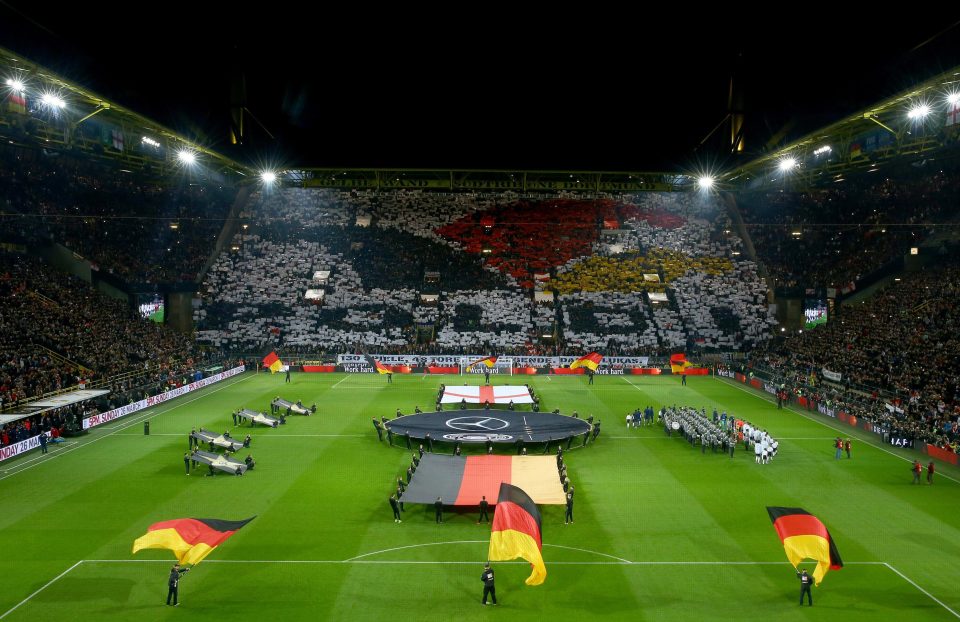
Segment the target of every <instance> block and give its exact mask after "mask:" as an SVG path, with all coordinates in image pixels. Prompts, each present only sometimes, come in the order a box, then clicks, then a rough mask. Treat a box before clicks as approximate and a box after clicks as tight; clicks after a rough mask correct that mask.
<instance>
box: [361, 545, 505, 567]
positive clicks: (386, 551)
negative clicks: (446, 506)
mask: <svg viewBox="0 0 960 622" xmlns="http://www.w3.org/2000/svg"><path fill="white" fill-rule="evenodd" d="M487 542H488V541H487V540H452V541H449V542H424V543H422V544H408V545H407V546H397V547H394V548H391V549H383V550H380V551H371V552H370V553H363V554H362V555H357V556H355V557H351V558H350V559H345V560H343V561H345V562H352V561H355V560H358V559H363V558H364V557H370V556H371V555H379V554H380V553H390V552H393V551H402V550H404V549H415V548H419V547H422V546H439V545H441V544H483V543H487Z"/></svg>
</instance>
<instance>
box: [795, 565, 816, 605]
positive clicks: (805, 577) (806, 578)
mask: <svg viewBox="0 0 960 622" xmlns="http://www.w3.org/2000/svg"><path fill="white" fill-rule="evenodd" d="M797 578H798V579H800V604H801V605H802V604H803V595H804V594H806V595H807V604H808V605H810V606H811V607H813V596H812V595H811V593H810V586H812V585H813V577H811V576H810V575H809V574H807V571H806V570H804V571H803V572H798V573H797Z"/></svg>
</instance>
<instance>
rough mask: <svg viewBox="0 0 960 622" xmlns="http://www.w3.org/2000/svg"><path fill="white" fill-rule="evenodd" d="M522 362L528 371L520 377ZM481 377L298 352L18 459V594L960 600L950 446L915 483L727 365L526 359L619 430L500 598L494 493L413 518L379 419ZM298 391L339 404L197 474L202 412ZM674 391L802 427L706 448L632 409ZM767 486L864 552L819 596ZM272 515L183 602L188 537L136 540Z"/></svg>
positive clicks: (134, 616) (4, 522) (637, 614)
mask: <svg viewBox="0 0 960 622" xmlns="http://www.w3.org/2000/svg"><path fill="white" fill-rule="evenodd" d="M468 380H469V381H470V382H471V383H476V382H478V380H481V379H478V378H469V379H468ZM510 380H512V381H513V382H520V379H519V378H515V379H507V378H498V379H497V382H504V381H510ZM462 381H463V379H462V378H460V377H453V376H447V377H442V376H441V377H430V376H427V377H422V376H419V375H414V376H404V375H400V374H396V375H394V379H393V384H390V385H388V384H386V379H385V378H384V377H382V376H375V375H352V376H347V375H343V374H296V373H295V374H293V381H292V383H290V384H284V379H283V375H282V374H277V375H274V376H271V375H269V374H260V375H256V374H246V375H242V376H240V377H238V378H235V379H231V380H228V381H225V382H223V383H221V384H217V385H214V386H213V387H210V388H208V389H206V390H204V391H202V392H199V393H196V394H190V395H187V396H184V397H183V398H180V399H179V400H176V401H173V402H170V403H166V404H163V405H161V406H159V407H157V408H154V409H152V410H151V411H149V412H148V413H146V414H145V415H144V414H140V413H138V414H136V415H131V416H129V417H127V418H126V419H120V420H118V421H116V422H113V423H111V424H108V425H105V426H103V427H102V428H98V429H96V430H94V431H93V432H92V433H91V434H89V435H87V436H85V437H82V438H81V439H79V440H78V439H71V440H74V441H76V442H75V443H73V444H70V445H67V446H60V447H56V448H53V449H52V450H51V452H50V454H48V456H45V457H41V456H40V454H39V453H38V452H33V453H31V454H28V455H27V456H25V457H22V458H20V459H17V460H14V461H12V462H8V463H3V464H0V495H2V498H3V504H2V511H0V534H2V535H0V542H2V543H3V568H4V571H3V574H2V576H3V583H2V587H0V618H2V619H3V620H5V621H6V620H10V621H14V620H30V621H32V622H36V621H39V620H73V621H81V620H102V621H107V622H109V621H113V620H138V621H147V620H177V619H183V620H187V619H189V620H216V621H220V622H222V621H226V620H270V621H277V622H279V621H286V620H353V621H357V620H390V619H409V620H424V619H453V620H457V621H458V622H459V621H461V620H487V619H502V620H507V619H511V620H512V619H538V618H533V617H531V616H542V617H543V618H544V619H550V620H571V619H575V620H578V621H582V620H591V619H604V620H617V619H622V620H631V621H637V620H762V621H764V622H769V621H770V620H844V621H845V622H850V621H856V620H871V621H875V620H896V619H899V620H904V621H907V620H909V621H911V622H914V621H923V620H951V619H955V618H956V617H957V614H956V613H953V612H955V611H960V596H958V592H957V589H956V587H957V585H958V583H960V512H958V510H960V494H958V493H960V483H958V481H957V480H956V479H951V478H956V477H957V472H956V469H950V468H946V467H943V466H941V471H940V474H938V475H937V480H936V482H935V483H934V485H933V486H927V485H926V484H924V485H922V486H912V485H911V484H910V481H911V475H910V471H909V466H910V465H909V462H908V461H906V460H905V459H904V457H906V456H908V455H909V454H906V453H901V452H900V451H899V450H892V449H890V448H888V447H882V446H880V445H879V444H871V443H874V441H873V440H872V439H868V438H867V436H866V434H865V433H864V434H862V435H861V434H859V433H857V432H856V431H854V430H852V429H851V428H848V427H847V426H845V425H843V424H841V423H839V422H836V421H831V420H826V419H822V418H818V417H817V418H810V417H807V416H805V415H801V414H800V413H798V412H792V411H787V410H784V411H778V410H777V409H776V407H775V406H774V405H772V404H771V403H770V402H769V401H767V400H766V399H765V398H764V397H763V396H760V395H759V394H757V393H754V392H752V391H748V390H747V389H745V388H742V387H741V386H735V385H732V384H729V383H727V382H725V381H722V380H717V379H714V378H696V377H693V378H690V380H689V385H688V386H687V387H681V386H680V383H679V379H678V378H674V377H670V376H664V377H649V376H643V377H617V376H597V378H596V383H595V384H594V385H593V386H588V385H587V383H586V379H585V378H581V377H546V376H536V377H529V378H524V379H523V381H529V382H530V383H531V384H532V385H533V386H535V388H536V389H537V390H538V392H539V393H540V394H541V395H542V398H543V406H544V409H545V410H552V409H553V408H560V409H561V410H562V411H563V412H565V413H569V412H571V411H573V410H577V411H579V412H580V413H581V415H583V416H586V415H587V414H593V415H595V416H597V417H599V418H600V419H601V420H602V421H603V425H602V434H601V435H600V438H599V441H598V442H597V443H596V444H591V445H588V446H587V447H586V448H585V449H582V450H581V449H574V450H573V451H571V452H569V454H568V457H567V464H568V466H569V470H570V473H571V479H572V480H573V483H574V484H575V486H576V488H577V502H576V507H575V510H574V512H575V520H576V522H575V523H574V524H572V525H569V526H564V524H563V508H562V507H553V506H550V507H542V512H543V522H544V528H543V541H544V550H543V556H544V559H545V561H546V566H547V571H548V573H549V574H548V577H547V581H546V583H545V584H544V585H542V586H540V587H527V586H525V585H524V584H523V579H524V578H525V577H526V576H527V574H528V567H527V566H526V565H524V564H523V563H512V564H508V563H496V564H495V565H494V568H495V569H496V571H497V594H498V596H499V599H500V603H501V604H500V606H498V607H482V606H481V605H480V603H479V600H480V593H481V589H482V585H481V582H480V572H481V569H482V562H483V561H484V559H485V551H486V543H487V540H488V538H489V527H488V526H486V525H477V524H476V522H475V521H476V516H475V514H473V513H472V512H470V513H462V514H458V513H449V514H448V515H447V522H446V523H445V524H443V525H436V524H434V521H433V514H432V509H427V508H425V507H418V506H407V508H406V512H405V516H404V521H403V523H402V524H399V525H398V524H395V523H394V522H393V520H392V517H391V513H390V508H389V505H388V503H387V497H388V496H389V494H390V493H391V492H392V490H393V488H394V486H393V483H394V482H395V480H396V477H397V475H398V474H400V473H401V472H402V471H403V470H405V468H406V465H407V464H408V463H409V461H410V453H409V452H408V451H406V450H405V449H400V448H397V447H393V448H391V447H388V446H387V445H386V442H383V443H380V442H378V441H377V439H376V435H375V432H374V430H373V426H372V425H371V423H370V418H371V416H374V415H376V416H380V415H381V414H385V415H387V416H389V417H391V418H392V417H393V415H394V413H395V411H396V409H397V408H400V409H402V410H403V411H404V412H410V411H412V410H413V407H414V406H415V405H419V406H420V407H422V408H427V409H429V408H431V407H432V405H433V400H434V398H435V395H436V390H437V387H438V385H439V384H440V383H441V382H446V383H448V384H454V383H457V384H459V383H460V382H462ZM275 395H282V396H284V397H286V398H288V399H301V400H303V402H304V403H305V404H310V403H313V402H315V403H316V404H317V408H318V414H317V415H316V416H313V417H297V416H294V417H291V418H290V419H289V421H288V424H287V425H286V426H282V427H280V428H278V429H265V428H254V429H253V430H252V434H253V437H254V440H253V446H252V448H251V450H250V453H252V454H253V456H254V457H255V458H256V459H257V469H256V470H255V471H254V472H252V473H250V474H248V475H246V476H244V477H230V476H227V475H219V476H217V477H213V478H211V477H202V476H201V475H200V473H201V472H194V474H193V475H191V476H189V477H188V476H186V475H185V473H184V469H183V462H182V456H183V452H184V451H185V450H186V449H187V433H188V432H189V430H190V427H191V426H192V425H197V426H200V425H203V426H205V427H208V428H211V429H214V430H225V429H228V428H232V422H231V420H230V416H229V413H230V411H231V410H232V409H235V408H237V407H240V406H249V407H253V408H258V409H267V408H268V403H269V400H270V399H271V398H272V397H273V396H275ZM674 403H676V404H678V405H679V404H689V405H692V406H695V407H700V406H704V407H706V408H707V411H708V413H709V412H710V411H712V409H713V408H714V406H716V407H717V408H719V409H722V410H726V411H727V412H729V413H735V414H738V415H742V416H744V417H746V418H747V419H749V420H751V421H753V422H754V423H756V424H759V425H761V426H763V427H766V428H767V429H768V430H769V431H770V432H771V433H772V434H773V435H774V436H775V437H777V438H779V439H780V455H779V456H778V457H777V458H776V460H774V461H773V463H772V464H770V465H766V466H760V465H757V464H755V463H754V460H753V456H752V455H749V456H748V455H747V454H746V453H745V452H742V451H738V452H737V453H736V455H735V457H734V458H733V459H730V458H729V457H728V456H727V455H723V454H711V453H707V454H706V455H701V453H700V450H699V448H697V449H692V448H691V447H689V446H688V445H687V444H686V443H685V442H684V441H683V440H681V439H679V438H676V437H674V438H666V437H665V435H664V434H663V432H662V430H661V429H660V428H657V427H653V428H643V429H638V430H629V431H628V430H627V429H626V428H625V426H624V415H625V414H626V412H627V411H628V410H632V409H633V408H634V407H641V408H642V407H644V406H646V405H647V404H650V405H653V406H655V407H659V406H660V405H661V404H674ZM144 418H149V420H150V422H151V435H150V436H144V435H143V424H142V422H143V419H144ZM829 426H842V427H837V428H836V429H831V427H829ZM246 430H247V428H243V431H244V432H245V431H246ZM837 430H840V432H838V431H837ZM838 433H841V434H843V435H844V436H847V435H851V434H852V436H851V438H852V439H853V458H852V459H850V460H848V459H846V457H844V458H843V459H841V460H834V456H833V449H832V445H831V439H832V438H833V437H834V436H836V434H838ZM238 435H241V432H240V431H239V430H238V431H237V433H236V434H235V436H238ZM241 455H243V454H241ZM767 505H783V506H797V507H802V508H805V509H806V510H808V511H809V512H811V513H813V514H815V515H817V516H818V517H819V518H820V519H821V520H823V522H824V523H825V524H826V525H827V527H828V528H829V529H830V531H831V533H832V534H833V537H834V539H835V540H836V542H837V546H838V548H839V551H840V554H841V555H842V556H843V559H844V561H845V562H846V564H847V566H846V568H844V569H843V570H841V571H837V572H830V573H828V574H827V576H826V578H825V580H824V582H823V584H822V585H821V586H820V587H818V588H814V591H813V596H814V606H813V607H812V608H811V607H805V606H804V607H800V606H798V604H797V599H798V595H799V582H798V581H797V580H796V578H795V577H794V574H793V569H792V568H791V567H790V565H789V564H788V563H787V562H786V558H785V556H784V552H783V548H782V547H781V545H780V542H779V540H778V539H777V536H776V532H775V531H774V529H773V526H772V525H771V524H770V520H769V518H768V517H767V513H766V511H765V506H767ZM253 515H256V516H257V518H256V520H254V521H253V522H252V523H250V524H249V525H247V526H246V527H245V528H244V529H243V530H241V531H240V532H238V533H237V534H236V535H235V536H233V537H232V538H231V539H230V540H228V541H227V542H226V543H224V544H223V545H221V547H220V548H218V549H217V550H216V551H214V552H213V554H212V555H211V556H210V557H209V558H207V560H206V561H204V562H202V563H201V564H200V565H199V566H197V567H196V569H195V570H193V571H192V572H190V573H189V574H188V575H186V576H185V577H184V579H183V581H182V582H181V589H180V595H181V600H182V604H181V606H180V607H178V608H176V609H174V608H172V607H166V606H164V604H163V602H164V598H165V596H166V575H167V572H168V570H169V565H170V563H171V560H172V555H171V554H170V553H169V552H168V551H159V550H151V551H143V552H141V553H139V554H138V555H136V556H133V555H131V553H130V549H131V545H132V543H133V541H134V539H135V538H137V537H138V536H140V535H142V534H143V533H144V532H145V531H146V528H147V526H148V525H150V524H151V523H153V522H156V521H160V520H167V519H171V518H182V517H211V518H224V519H242V518H247V517H249V516H253ZM807 567H812V565H811V564H807ZM521 616H522V618H521Z"/></svg>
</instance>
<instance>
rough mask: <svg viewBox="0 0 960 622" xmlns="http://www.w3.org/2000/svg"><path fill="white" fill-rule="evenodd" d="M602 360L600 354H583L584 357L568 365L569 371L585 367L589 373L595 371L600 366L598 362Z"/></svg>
mask: <svg viewBox="0 0 960 622" xmlns="http://www.w3.org/2000/svg"><path fill="white" fill-rule="evenodd" d="M602 360H603V355H602V354H597V353H596V352H591V353H590V354H585V355H584V356H581V357H580V358H578V359H577V360H575V361H574V362H572V363H570V369H576V368H578V367H586V368H587V369H589V370H590V371H597V367H599V366H600V361H602Z"/></svg>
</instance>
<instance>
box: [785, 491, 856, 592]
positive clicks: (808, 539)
mask: <svg viewBox="0 0 960 622" xmlns="http://www.w3.org/2000/svg"><path fill="white" fill-rule="evenodd" d="M767 513H769V514H770V520H771V521H773V526H774V528H775V529H776V530H777V535H779V536H780V540H781V541H782V542H783V550H784V551H786V553H787V559H788V560H790V563H791V564H793V567H794V568H796V567H797V564H799V563H800V562H802V561H803V560H805V559H812V560H814V561H816V562H817V567H816V569H815V570H814V571H813V580H814V582H815V583H816V584H817V585H820V582H821V581H823V575H825V574H827V571H828V570H840V569H841V568H843V560H841V559H840V553H839V552H838V551H837V546H836V545H835V544H834V543H833V538H831V537H830V532H829V531H827V528H826V527H825V526H824V524H823V523H821V522H820V519H818V518H817V517H816V516H814V515H812V514H810V513H809V512H807V511H806V510H803V509H800V508H780V507H767Z"/></svg>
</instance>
